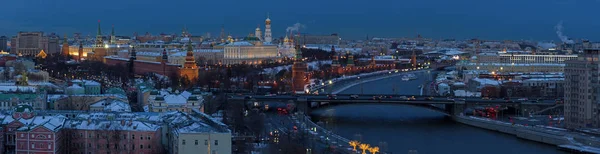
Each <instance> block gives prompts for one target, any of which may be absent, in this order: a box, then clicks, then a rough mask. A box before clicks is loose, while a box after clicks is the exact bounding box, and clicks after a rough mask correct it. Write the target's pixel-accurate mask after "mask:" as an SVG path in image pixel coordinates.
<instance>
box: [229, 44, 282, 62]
mask: <svg viewBox="0 0 600 154" xmlns="http://www.w3.org/2000/svg"><path fill="white" fill-rule="evenodd" d="M223 52H224V53H223V55H224V57H223V64H225V65H227V64H241V63H246V64H260V63H262V62H263V61H265V60H272V61H277V60H279V55H278V50H277V46H275V45H268V44H264V45H263V44H262V43H260V42H252V43H251V42H248V41H240V42H231V43H228V44H225V45H224V47H223Z"/></svg>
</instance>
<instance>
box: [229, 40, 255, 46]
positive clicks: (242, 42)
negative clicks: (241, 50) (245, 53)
mask: <svg viewBox="0 0 600 154" xmlns="http://www.w3.org/2000/svg"><path fill="white" fill-rule="evenodd" d="M227 46H254V44H252V43H250V42H246V41H238V42H233V43H229V44H227Z"/></svg>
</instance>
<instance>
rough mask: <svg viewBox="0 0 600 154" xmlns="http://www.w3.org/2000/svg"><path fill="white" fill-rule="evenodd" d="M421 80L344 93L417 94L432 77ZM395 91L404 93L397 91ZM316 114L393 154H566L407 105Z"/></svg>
mask: <svg viewBox="0 0 600 154" xmlns="http://www.w3.org/2000/svg"><path fill="white" fill-rule="evenodd" d="M416 75H417V76H418V77H419V78H418V79H417V80H412V81H402V80H401V79H400V78H401V76H398V77H392V78H387V79H382V80H377V81H373V82H369V83H365V84H363V85H362V86H361V85H357V86H354V87H351V88H349V89H347V90H345V91H343V92H341V93H342V94H344V93H346V94H348V93H353V94H360V93H361V91H362V93H364V94H394V93H395V94H405V95H418V94H419V93H420V89H419V88H418V86H419V85H421V84H424V83H425V80H426V79H428V78H429V73H427V72H424V73H419V74H416ZM394 87H395V89H400V90H399V91H396V92H393V88H394ZM361 88H362V90H361ZM312 113H313V114H312V116H313V118H318V119H320V120H321V121H324V123H325V125H326V127H327V129H330V130H332V131H333V132H334V133H336V134H339V135H341V136H344V137H346V138H348V139H355V140H360V141H362V142H365V143H368V144H371V145H375V146H377V145H380V147H381V148H382V151H384V150H385V151H388V152H392V153H409V151H416V152H417V153H419V154H438V153H439V154H453V153H498V154H506V153H515V154H529V153H543V154H554V153H563V152H562V151H558V150H557V148H556V147H555V146H552V145H546V144H542V143H537V142H532V141H527V140H523V139H519V138H517V137H515V136H512V135H506V134H502V133H498V132H494V131H488V130H484V129H481V128H475V127H471V126H467V125H463V124H459V123H456V122H454V121H452V120H451V119H449V118H447V117H445V116H444V115H443V114H441V113H437V112H435V111H432V110H428V109H423V108H419V107H413V106H407V105H383V104H381V105H360V104H354V105H341V106H334V107H330V108H324V109H318V110H315V111H313V112H312ZM382 142H384V144H381V143H382ZM385 144H387V146H385Z"/></svg>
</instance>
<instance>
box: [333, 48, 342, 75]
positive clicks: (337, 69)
mask: <svg viewBox="0 0 600 154" xmlns="http://www.w3.org/2000/svg"><path fill="white" fill-rule="evenodd" d="M331 53H332V54H333V57H332V58H331V59H332V60H331V71H332V72H333V73H335V74H341V68H342V67H341V65H340V60H339V56H338V55H337V53H335V47H334V46H333V45H332V46H331Z"/></svg>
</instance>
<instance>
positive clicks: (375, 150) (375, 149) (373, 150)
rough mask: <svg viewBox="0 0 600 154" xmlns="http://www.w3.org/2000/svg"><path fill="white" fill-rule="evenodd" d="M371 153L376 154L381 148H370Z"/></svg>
mask: <svg viewBox="0 0 600 154" xmlns="http://www.w3.org/2000/svg"><path fill="white" fill-rule="evenodd" d="M369 152H371V154H375V153H378V152H379V147H372V148H369Z"/></svg>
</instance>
